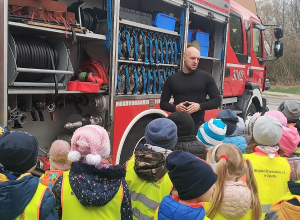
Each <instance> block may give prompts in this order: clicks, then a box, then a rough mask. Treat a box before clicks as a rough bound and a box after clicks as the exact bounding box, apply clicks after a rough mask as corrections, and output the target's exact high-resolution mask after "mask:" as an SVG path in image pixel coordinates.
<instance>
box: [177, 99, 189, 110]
mask: <svg viewBox="0 0 300 220" xmlns="http://www.w3.org/2000/svg"><path fill="white" fill-rule="evenodd" d="M187 103H188V102H187V101H186V102H181V103H180V104H178V105H176V112H180V111H182V112H185V111H186V109H187V107H186V106H185V104H187Z"/></svg>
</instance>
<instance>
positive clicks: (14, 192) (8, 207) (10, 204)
mask: <svg viewBox="0 0 300 220" xmlns="http://www.w3.org/2000/svg"><path fill="white" fill-rule="evenodd" d="M5 179H6V178H5V176H4V175H3V174H0V220H8V219H15V218H16V217H17V216H18V215H20V214H21V213H22V212H23V211H24V209H25V208H26V206H27V205H28V203H29V202H30V200H31V199H32V197H33V196H34V194H35V192H36V189H37V187H38V184H39V179H38V178H37V177H34V176H32V175H26V176H23V177H22V178H20V179H18V180H8V181H4V180H5Z"/></svg>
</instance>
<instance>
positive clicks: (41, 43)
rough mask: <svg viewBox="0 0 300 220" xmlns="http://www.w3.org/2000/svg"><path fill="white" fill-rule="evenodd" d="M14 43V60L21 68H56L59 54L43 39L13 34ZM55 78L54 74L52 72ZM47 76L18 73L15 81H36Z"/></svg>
mask: <svg viewBox="0 0 300 220" xmlns="http://www.w3.org/2000/svg"><path fill="white" fill-rule="evenodd" d="M13 38H14V40H15V43H16V52H17V56H16V62H17V66H18V67H21V68H33V69H48V70H55V69H57V66H58V63H59V55H58V53H57V51H56V50H55V49H54V48H53V47H52V46H51V45H50V44H49V43H48V42H47V41H45V40H43V39H42V38H38V37H29V36H23V35H13ZM53 75H54V76H55V78H56V75H55V74H53ZM45 76H47V75H46V74H42V73H19V74H18V76H17V78H16V82H37V81H39V80H41V79H42V78H43V77H45Z"/></svg>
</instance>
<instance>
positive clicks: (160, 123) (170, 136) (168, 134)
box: [145, 118, 178, 150]
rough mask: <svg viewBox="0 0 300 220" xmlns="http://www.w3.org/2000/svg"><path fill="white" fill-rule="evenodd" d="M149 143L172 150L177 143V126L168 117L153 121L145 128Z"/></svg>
mask: <svg viewBox="0 0 300 220" xmlns="http://www.w3.org/2000/svg"><path fill="white" fill-rule="evenodd" d="M145 139H146V143H147V144H151V145H153V146H157V147H162V148H165V149H170V150H172V149H173V148H174V147H175V144H176V143H177V139H178V137H177V127H176V125H175V123H174V122H173V121H171V120H170V119H167V118H158V119H155V120H153V121H151V122H150V123H149V124H148V125H147V127H146V129H145Z"/></svg>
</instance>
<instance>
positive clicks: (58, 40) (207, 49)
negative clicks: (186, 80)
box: [0, 0, 283, 170]
mask: <svg viewBox="0 0 300 220" xmlns="http://www.w3.org/2000/svg"><path fill="white" fill-rule="evenodd" d="M242 3H243V1H242ZM242 3H240V4H239V3H237V2H234V1H230V0H97V1H96V0H85V1H75V0H59V1H51V0H39V1H35V0H24V1H18V0H2V1H0V29H1V32H0V33H1V34H0V61H1V62H0V70H1V71H0V100H1V102H0V124H2V125H5V126H7V127H8V128H9V129H10V130H11V131H27V132H30V133H32V134H34V135H35V136H36V137H37V138H38V140H39V145H40V152H39V156H40V158H39V162H40V163H39V166H40V168H41V169H45V170H46V169H49V160H48V159H47V152H48V151H49V148H50V146H51V143H52V142H53V141H54V140H56V139H63V140H66V141H70V139H71V136H72V133H73V132H74V130H75V129H76V128H78V127H81V126H84V125H87V124H96V125H100V126H103V127H104V128H105V129H107V131H108V132H109V135H110V140H111V146H112V151H111V152H112V161H113V163H114V164H124V163H125V162H126V160H127V159H128V158H129V157H130V156H131V155H132V153H133V151H134V149H135V147H136V146H137V144H138V143H140V142H143V136H144V129H145V127H146V125H147V124H148V123H149V122H150V121H151V120H153V119H155V118H159V117H166V116H167V115H168V113H167V112H165V111H162V110H161V109H160V108H159V103H160V94H161V91H162V88H163V85H164V82H165V81H166V79H167V77H168V76H170V75H171V74H174V73H175V72H177V71H178V70H180V69H181V68H182V66H183V65H184V63H183V60H182V55H183V52H184V50H185V49H186V48H187V46H188V45H189V44H190V43H191V42H192V41H194V40H197V41H199V43H200V45H201V52H200V54H201V59H200V62H199V66H198V68H199V69H201V70H205V71H207V72H209V73H210V74H211V75H212V76H213V78H214V79H215V81H216V83H217V85H218V88H219V90H220V93H221V96H222V105H221V106H220V107H219V108H218V109H214V110H210V111H207V112H206V114H205V120H208V119H209V118H212V117H215V116H216V114H217V113H218V112H219V111H220V110H221V109H222V108H230V109H232V110H234V111H236V112H237V113H238V114H239V115H240V116H242V117H243V118H244V119H245V120H247V118H249V116H250V115H251V114H253V113H255V112H257V111H264V109H265V108H266V102H265V100H264V99H263V98H262V96H261V92H262V91H263V90H264V86H265V78H266V67H265V61H266V59H265V52H264V41H263V31H264V27H265V26H263V25H262V23H261V21H260V20H259V18H258V17H257V15H256V13H255V12H253V11H251V8H249V9H248V8H247V7H248V6H247V5H241V4H242ZM252 6H253V5H252ZM254 8H255V7H254ZM274 30H275V32H276V34H277V35H276V36H277V40H276V44H275V45H276V47H275V49H274V53H275V57H276V58H278V57H280V56H281V55H282V51H283V45H282V43H281V42H280V40H279V39H280V38H281V37H282V29H280V28H278V27H275V29H274ZM208 98H209V97H208ZM170 102H172V99H171V100H170Z"/></svg>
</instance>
